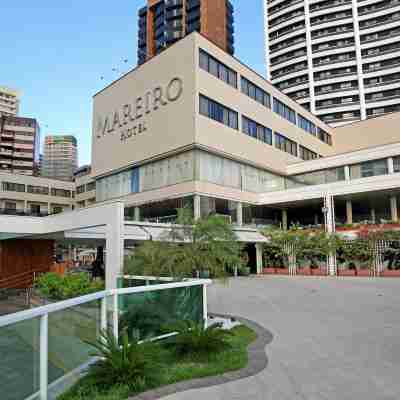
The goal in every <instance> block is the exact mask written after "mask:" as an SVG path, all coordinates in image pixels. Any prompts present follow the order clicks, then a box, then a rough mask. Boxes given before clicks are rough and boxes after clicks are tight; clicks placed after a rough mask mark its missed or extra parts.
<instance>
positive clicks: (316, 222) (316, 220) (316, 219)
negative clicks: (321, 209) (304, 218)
mask: <svg viewBox="0 0 400 400" xmlns="http://www.w3.org/2000/svg"><path fill="white" fill-rule="evenodd" d="M318 224H319V220H318V214H314V225H318Z"/></svg>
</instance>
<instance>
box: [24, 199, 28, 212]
mask: <svg viewBox="0 0 400 400" xmlns="http://www.w3.org/2000/svg"><path fill="white" fill-rule="evenodd" d="M27 212H28V200H24V213H27Z"/></svg>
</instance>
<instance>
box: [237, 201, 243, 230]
mask: <svg viewBox="0 0 400 400" xmlns="http://www.w3.org/2000/svg"><path fill="white" fill-rule="evenodd" d="M236 224H237V225H238V226H242V225H243V205H242V203H241V202H238V203H237V207H236Z"/></svg>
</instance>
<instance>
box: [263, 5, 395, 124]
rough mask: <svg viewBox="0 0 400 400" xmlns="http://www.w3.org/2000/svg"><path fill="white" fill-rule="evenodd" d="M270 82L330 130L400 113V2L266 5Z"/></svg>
mask: <svg viewBox="0 0 400 400" xmlns="http://www.w3.org/2000/svg"><path fill="white" fill-rule="evenodd" d="M264 6H265V36H266V59H267V76H268V78H269V79H270V80H271V81H272V82H273V83H274V84H275V85H276V86H277V87H278V88H279V89H281V90H282V91H283V92H284V93H285V94H287V95H288V96H290V97H291V98H293V99H295V100H296V101H298V102H299V103H300V104H302V105H303V106H304V107H305V108H307V109H308V110H310V111H311V112H313V113H314V114H316V115H317V116H318V117H320V118H321V119H322V120H323V121H324V122H327V123H329V124H331V125H333V126H337V125H342V124H346V123H350V122H354V121H357V120H360V119H361V120H364V119H366V118H371V117H375V116H378V115H382V114H385V113H389V112H394V111H400V0H375V1H374V0H372V1H371V0H358V1H357V0H304V1H301V0H300V1H299V0H264Z"/></svg>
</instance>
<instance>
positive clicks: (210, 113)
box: [200, 95, 238, 129]
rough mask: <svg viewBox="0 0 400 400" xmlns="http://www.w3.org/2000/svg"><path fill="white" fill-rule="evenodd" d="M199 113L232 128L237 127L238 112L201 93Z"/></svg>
mask: <svg viewBox="0 0 400 400" xmlns="http://www.w3.org/2000/svg"><path fill="white" fill-rule="evenodd" d="M200 114H201V115H204V116H205V117H208V118H211V119H213V120H214V121H218V122H221V123H222V124H224V125H226V126H229V127H230V128H232V129H238V113H237V112H236V111H233V110H231V109H229V108H228V107H225V106H223V105H222V104H219V103H217V102H216V101H214V100H211V99H209V98H207V97H205V96H203V95H200Z"/></svg>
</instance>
